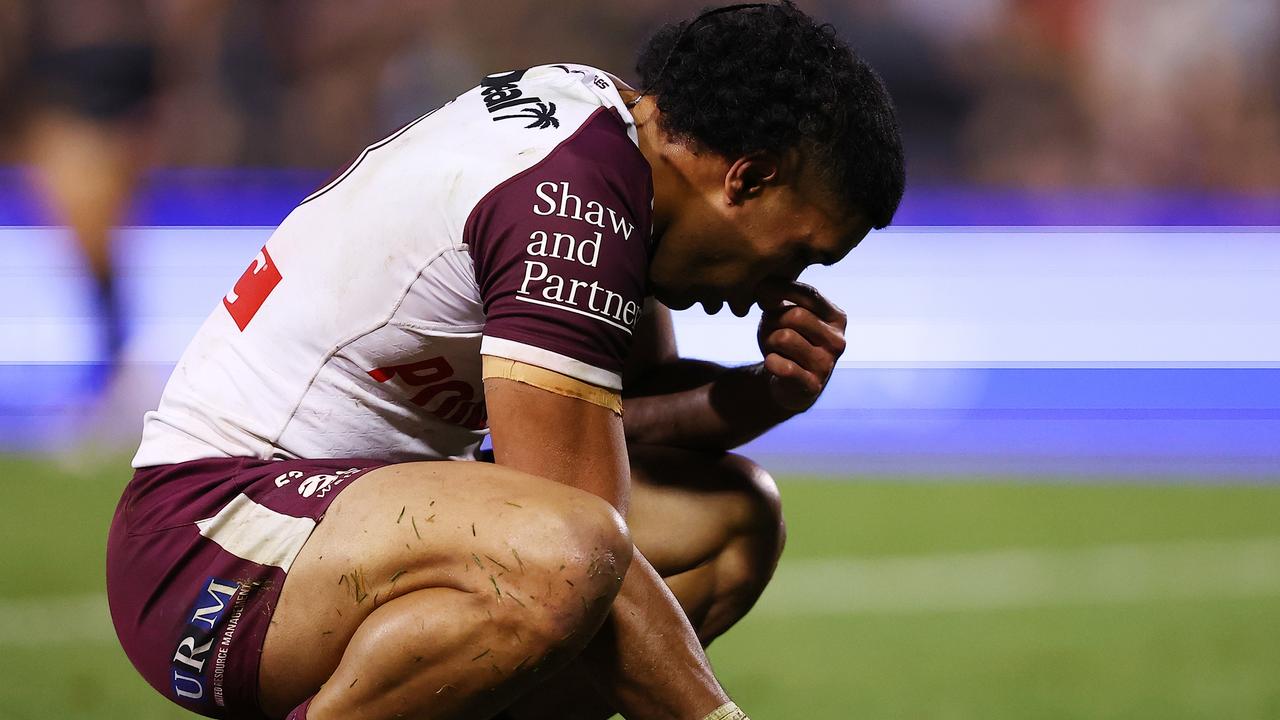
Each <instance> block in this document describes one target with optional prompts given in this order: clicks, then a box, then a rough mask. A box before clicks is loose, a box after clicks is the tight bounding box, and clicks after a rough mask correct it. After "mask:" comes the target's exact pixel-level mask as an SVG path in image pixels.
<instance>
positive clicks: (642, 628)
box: [107, 4, 903, 720]
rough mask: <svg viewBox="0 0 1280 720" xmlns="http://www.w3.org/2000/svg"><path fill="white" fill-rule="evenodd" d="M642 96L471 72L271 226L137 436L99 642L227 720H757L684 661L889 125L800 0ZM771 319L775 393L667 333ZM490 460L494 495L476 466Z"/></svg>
mask: <svg viewBox="0 0 1280 720" xmlns="http://www.w3.org/2000/svg"><path fill="white" fill-rule="evenodd" d="M638 70H639V74H640V76H641V78H642V83H641V85H640V88H641V89H640V90H633V89H631V88H629V87H627V86H626V85H624V84H622V83H621V82H620V81H618V80H617V79H615V78H614V77H613V76H611V75H609V74H607V73H605V72H602V71H600V70H596V69H593V68H590V67H586V66H581V65H569V64H565V65H547V66H540V67H535V68H531V69H528V70H517V71H512V72H504V73H499V74H495V75H491V76H489V77H487V78H485V79H483V80H482V81H481V82H480V85H479V86H478V87H476V88H475V89H473V90H471V91H469V92H467V93H465V94H463V95H461V96H460V97H458V98H457V99H455V100H453V101H452V102H450V103H448V104H446V105H445V106H443V107H441V108H440V109H438V110H436V111H434V112H432V113H430V114H428V115H426V116H424V117H423V118H421V119H419V120H418V121H416V122H414V123H412V124H410V125H409V126H407V127H405V128H404V129H402V130H400V131H399V132H397V133H396V134H394V135H392V136H391V137H389V138H387V139H385V140H383V141H381V142H379V143H377V144H375V145H373V146H371V147H369V148H368V149H367V150H366V151H365V152H364V153H363V154H362V155H361V156H360V157H359V158H358V159H357V160H356V161H355V163H354V164H353V165H352V166H351V167H350V168H348V169H347V170H346V172H345V173H344V174H343V175H341V176H340V177H339V178H338V179H336V180H335V181H334V182H332V183H331V184H329V185H328V186H327V187H325V188H323V189H321V190H319V191H318V192H317V193H315V194H314V195H313V196H311V197H310V198H307V199H306V200H305V201H304V202H303V203H302V204H301V205H300V206H299V207H298V208H297V209H295V210H294V211H293V212H292V213H291V214H290V215H289V217H288V218H287V219H286V220H285V221H284V222H283V223H282V224H281V225H280V227H279V228H278V229H277V230H276V231H275V232H274V234H273V235H272V236H271V237H270V239H269V240H268V241H267V243H266V246H265V247H263V248H262V250H261V251H260V252H259V253H258V254H257V257H255V258H254V259H253V260H252V262H251V264H250V265H249V267H248V269H246V270H245V272H244V274H243V276H241V277H240V279H239V281H238V282H236V283H235V286H234V288H233V289H231V291H230V292H228V293H227V295H226V297H225V298H223V299H222V302H221V303H219V304H218V306H217V307H216V308H215V310H214V312H213V314H212V315H211V316H210V317H209V318H208V320H206V321H205V323H204V325H203V326H202V327H201V328H200V330H199V332H198V334H197V335H196V337H195V338H194V340H193V341H192V343H191V345H190V347H188V349H187V350H186V352H185V354H184V355H183V357H182V359H181V361H180V362H179V364H178V366H177V368H176V369H175V371H174V373H173V376H172V377H171V378H170V380H169V383H168V385H167V386H166V388H165V391H164V395H163V397H162V399H161V401H160V405H159V408H158V409H157V410H155V411H153V412H150V413H148V414H147V416H146V420H145V425H144V430H143V438H142V444H141V447H140V449H139V451H138V454H137V457H136V458H135V459H134V466H135V467H136V468H137V472H136V474H135V477H134V479H133V481H132V482H131V483H130V485H129V486H128V488H127V489H126V490H125V493H124V497H123V498H122V499H121V501H120V505H119V508H118V509H117V512H116V515H115V519H114V522H113V524H112V527H111V534H110V539H109V547H108V556H107V573H108V577H107V579H108V589H109V595H110V601H111V612H112V618H113V620H114V622H115V627H116V630H117V632H118V634H119V637H120V640H121V643H122V644H123V646H124V649H125V651H126V653H127V654H128V656H129V658H130V659H131V660H132V662H133V663H134V665H135V666H136V667H137V669H138V670H139V672H141V673H142V675H143V676H144V677H145V678H146V679H147V680H148V681H149V682H150V683H151V684H152V685H153V686H154V687H155V688H156V689H157V690H158V691H160V692H161V693H163V694H164V695H165V696H166V697H168V698H170V699H171V700H173V701H175V702H177V703H178V704H180V705H182V706H183V707H185V708H188V709H190V710H192V711H194V712H197V713H201V714H204V715H208V716H210V717H222V718H286V717H287V718H291V719H296V720H301V719H302V718H311V719H312V720H330V719H331V718H342V719H343V720H356V719H362V718H370V719H372V718H388V719H390V718H460V719H461V718H466V719H480V718H489V717H494V716H500V717H506V718H514V719H516V720H533V719H535V718H584V719H585V718H605V717H608V716H609V715H610V714H611V713H613V712H614V711H617V712H620V713H622V714H623V715H624V716H625V717H627V718H630V719H632V720H648V719H653V720H657V719H675V720H701V719H703V718H712V719H714V720H722V719H723V718H745V717H746V715H745V714H744V712H743V711H742V710H741V709H739V708H737V706H736V705H734V704H733V703H732V701H731V700H730V698H729V696H728V695H727V694H726V693H725V691H724V690H723V689H722V688H721V686H720V684H719V683H718V682H717V680H716V677H715V675H714V674H713V672H712V670H711V668H710V666H709V665H708V662H707V658H706V656H705V654H704V652H703V647H704V646H705V645H706V643H708V642H710V641H711V639H712V638H714V637H716V636H717V635H719V634H721V633H723V632H724V631H725V630H726V629H727V628H729V627H730V626H731V625H733V624H734V622H736V621H737V620H738V619H739V618H741V617H742V616H743V615H744V614H745V613H746V612H747V610H748V609H749V608H750V607H751V605H752V603H753V602H754V601H755V600H756V598H757V597H758V596H759V595H760V593H761V592H762V590H763V588H764V586H765V584H766V583H767V582H768V580H769V577H770V575H771V574H772V572H773V569H774V566H775V564H776V562H777V559H778V555H779V553H780V551H781V548H782V543H783V525H782V519H781V515H780V510H779V504H778V497H777V490H776V488H775V487H774V485H773V482H772V480H771V479H770V478H769V476H768V475H767V474H766V473H765V472H764V471H763V470H762V469H760V468H759V467H757V466H756V465H754V464H753V463H752V462H751V461H750V460H747V459H745V458H743V457H740V456H737V455H733V454H729V453H728V452H727V450H729V449H731V448H733V447H735V446H737V445H739V444H741V443H743V442H745V441H747V440H749V439H751V438H753V437H755V436H757V435H759V434H760V433H761V432H763V431H765V430H766V429H768V428H769V427H771V426H773V425H776V424H777V423H779V422H781V421H783V420H785V419H786V418H788V417H790V416H792V415H794V414H796V413H798V412H801V411H803V410H805V409H806V408H808V407H809V406H810V405H811V404H812V403H813V402H814V401H815V399H816V398H817V397H818V395H819V393H821V392H822V389H823V387H824V385H825V384H826V382H827V380H828V378H829V377H830V375H831V371H832V368H833V367H834V365H835V363H836V360H837V358H838V357H839V356H840V354H841V352H842V351H843V349H844V344H845V341H844V337H843V334H844V329H845V318H844V315H843V314H842V313H841V312H840V311H839V310H838V309H836V308H835V307H833V306H832V304H831V303H829V302H828V301H827V300H825V299H824V298H823V297H822V296H821V295H820V294H819V293H818V292H816V291H815V290H813V289H812V288H809V287H807V286H804V285H801V284H798V283H796V282H795V280H796V277H797V276H798V275H799V274H800V272H801V271H802V270H803V269H804V268H805V267H807V266H809V265H811V264H814V263H824V264H829V263H833V262H836V261H837V260H839V259H840V258H842V257H844V255H845V254H846V253H848V252H849V251H850V250H851V249H852V248H853V247H854V246H855V245H856V244H857V243H858V242H859V241H860V240H861V239H862V238H863V237H864V236H865V235H866V234H867V233H868V232H869V230H870V229H871V228H873V227H874V228H879V227H883V226H885V225H887V224H888V223H889V221H890V220H891V218H892V216H893V214H894V212H895V210H896V208H897V205H898V202H899V200H900V198H901V195H902V191H903V160H902V149H901V144H900V140H899V137H898V131H897V126H896V123H895V121H894V116H893V111H892V108H891V105H890V102H889V99H888V96H887V94H886V92H885V90H884V88H883V86H882V85H881V83H880V81H879V80H878V79H877V77H876V76H875V75H874V74H873V72H872V71H871V70H870V69H869V68H868V67H867V66H866V65H865V64H864V63H863V62H862V61H861V60H859V59H858V58H857V57H856V56H855V55H854V54H853V53H852V52H851V51H850V50H849V49H848V48H847V47H846V46H844V45H843V44H842V43H841V42H840V41H838V40H837V39H836V38H835V37H834V35H833V33H832V31H831V30H830V28H829V27H825V26H819V25H817V24H815V23H814V22H813V21H812V20H811V19H810V18H808V17H807V16H805V15H804V14H803V13H801V12H800V11H799V10H797V9H795V8H794V7H793V6H792V5H790V4H778V5H774V4H770V5H763V6H761V5H753V6H735V7H732V8H725V9H722V10H720V11H712V12H709V13H704V14H703V15H701V16H699V17H698V18H696V19H694V20H692V21H688V22H684V23H680V24H678V25H674V26H669V27H666V28H664V29H662V30H660V31H659V32H658V33H657V34H656V35H655V36H654V38H653V39H652V40H651V41H650V42H649V44H648V45H647V47H646V48H645V49H644V50H643V51H642V53H641V55H640V60H639V67H638ZM696 303H701V304H702V305H703V306H704V307H705V308H706V309H707V310H708V311H711V312H715V311H717V310H719V309H720V308H721V307H722V306H723V305H724V304H728V305H729V306H730V307H731V308H732V309H733V311H734V312H736V313H738V314H745V312H746V311H747V309H748V308H749V307H751V306H752V305H753V304H759V305H760V306H761V307H762V308H763V310H764V318H763V321H762V323H761V326H760V331H759V336H758V340H759V345H760V348H761V352H762V355H763V362H762V363H760V364H757V365H755V366H752V367H741V368H732V369H726V368H723V367H719V366H716V365H713V364H709V363H703V362H693V361H688V360H682V359H680V358H679V357H678V356H677V354H676V349H675V345H674V341H673V335H672V329H671V319H670V316H669V311H668V310H667V308H687V307H690V306H692V305H694V304H696ZM486 435H489V436H490V437H491V438H492V448H493V453H492V458H491V459H492V462H476V460H478V459H481V458H482V454H481V452H480V451H479V448H480V444H481V441H482V439H483V438H484V437H485V436H486Z"/></svg>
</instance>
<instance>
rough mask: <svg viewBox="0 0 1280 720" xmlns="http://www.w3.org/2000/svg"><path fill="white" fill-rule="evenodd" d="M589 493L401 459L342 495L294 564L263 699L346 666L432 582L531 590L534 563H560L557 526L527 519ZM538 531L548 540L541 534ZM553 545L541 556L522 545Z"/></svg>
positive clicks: (288, 699) (286, 704) (264, 671)
mask: <svg viewBox="0 0 1280 720" xmlns="http://www.w3.org/2000/svg"><path fill="white" fill-rule="evenodd" d="M590 500H592V498H589V497H587V496H585V494H584V493H580V492H579V491H576V490H573V489H572V488H567V487H564V486H561V485H558V484H556V483H553V482H550V481H547V480H543V479H540V478H536V477H533V476H529V475H525V474H522V473H517V472H515V471H511V470H508V469H505V468H501V467H498V466H495V465H489V464H485V463H468V462H435V463H411V464H402V465H391V466H387V467H384V468H380V469H378V470H374V471H371V472H369V473H368V474H367V475H365V476H364V477H362V478H360V480H359V481H358V482H356V483H353V484H352V485H351V486H350V487H348V488H347V489H345V490H344V491H343V493H342V494H341V495H339V496H338V498H337V499H336V500H334V502H333V505H332V506H330V508H329V510H328V512H327V514H326V515H325V517H324V519H323V520H322V521H321V522H320V523H319V525H318V526H317V527H316V529H315V531H314V532H313V533H312V535H311V537H310V539H308V540H307V542H306V544H305V545H304V546H303V548H302V550H301V552H300V553H299V554H298V557H297V558H296V559H295V560H294V562H293V565H292V567H291V568H290V569H289V574H288V577H287V579H286V581H285V584H284V588H283V590H282V593H281V597H280V601H279V604H278V606H277V608H276V610H275V612H274V615H273V617H272V623H271V628H270V630H269V631H268V633H267V637H266V641H265V644H264V648H263V657H262V665H261V672H260V677H261V688H260V697H261V700H262V703H263V707H264V709H265V710H267V711H268V712H269V713H272V714H283V713H284V712H286V711H287V710H288V709H289V708H291V707H292V706H293V705H294V704H296V703H297V702H299V701H300V700H301V699H303V698H305V697H306V696H307V695H309V694H311V693H313V692H315V690H316V689H317V688H318V687H319V686H320V685H321V683H323V682H324V681H325V679H327V678H328V677H329V675H330V674H331V673H332V672H333V670H334V668H336V667H337V665H338V662H339V660H340V659H341V657H342V653H343V650H344V649H345V648H346V646H347V644H348V642H349V641H350V639H351V637H352V635H353V634H354V633H355V631H356V629H357V628H358V627H359V626H360V624H361V622H363V620H364V619H365V618H366V617H367V616H368V615H369V614H370V613H371V612H372V611H373V610H374V609H375V608H377V607H378V606H380V605H381V604H383V603H385V602H387V601H389V600H391V599H393V598H396V597H398V596H400V595H403V594H405V593H408V592H413V591H416V590H420V589H424V588H453V589H456V590H462V591H467V592H477V593H483V592H489V593H492V592H495V588H494V585H495V584H496V583H501V584H507V583H511V584H512V586H513V587H516V588H517V589H519V590H521V591H522V592H523V593H524V594H525V595H526V596H529V595H537V594H540V593H542V592H543V591H544V590H548V591H549V588H548V589H543V588H533V587H520V585H519V583H521V582H532V581H529V580H524V579H523V578H526V577H535V576H536V577H542V576H541V575H535V574H534V573H530V574H529V575H528V576H526V575H525V574H524V573H522V572H508V571H510V570H516V569H518V568H520V566H522V565H523V564H525V563H540V564H546V563H552V562H555V561H556V558H555V557H554V556H553V555H554V551H555V550H554V549H555V548H556V547H558V546H560V545H561V542H560V540H561V538H560V536H559V532H560V529H558V528H557V527H556V526H555V525H554V524H546V523H530V522H522V517H523V518H530V517H532V515H531V514H532V513H539V510H540V509H542V508H546V507H548V505H550V504H556V505H558V506H559V507H561V508H563V507H564V506H565V505H568V506H570V507H572V506H573V505H574V504H575V503H581V502H585V501H590ZM530 533H534V534H539V535H540V536H539V537H530ZM517 535H518V536H520V538H521V543H520V546H521V547H530V546H535V547H542V548H547V552H546V553H545V554H544V555H542V556H539V557H531V556H529V555H531V553H529V552H526V553H525V554H524V555H522V554H521V553H519V552H518V551H514V550H513V544H512V538H514V537H516V536H517Z"/></svg>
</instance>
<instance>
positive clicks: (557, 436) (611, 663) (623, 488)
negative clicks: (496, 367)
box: [485, 378, 728, 720]
mask: <svg viewBox="0 0 1280 720" xmlns="http://www.w3.org/2000/svg"><path fill="white" fill-rule="evenodd" d="M485 401H486V403H487V405H488V408H489V424H490V428H491V429H492V434H493V448H494V457H495V459H496V460H497V462H498V463H499V464H501V465H507V466H509V467H513V468H516V469H519V470H522V471H525V472H529V473H533V474H536V475H540V476H542V477H546V478H550V479H552V480H556V481H558V482H562V483H565V484H567V485H571V486H573V487H577V488H579V489H582V490H585V491H587V492H591V493H594V494H596V495H599V496H600V497H603V498H604V499H606V500H608V501H609V502H610V503H612V504H613V505H614V507H616V508H617V509H618V511H619V512H620V513H623V514H625V513H626V510H627V502H628V490H629V486H630V482H631V481H630V473H629V470H628V463H627V450H626V443H625V440H624V438H623V429H622V422H621V420H620V419H619V418H618V416H617V415H615V414H614V413H613V412H612V411H610V410H607V409H605V408H603V407H600V406H597V405H593V404H591V403H588V402H586V401H583V400H578V399H574V398H569V397H564V396H561V395H557V394H555V393H552V392H549V391H546V390H542V389H539V388H536V387H533V386H531V385H526V384H523V383H519V382H515V381H512V380H505V379H499V378H490V379H487V380H485ZM584 654H585V655H587V656H588V658H589V660H590V661H591V663H590V664H591V666H592V667H593V668H595V669H597V670H598V674H597V678H598V681H599V684H600V685H601V687H600V690H601V691H602V692H604V693H605V694H606V696H608V697H610V698H611V699H613V701H614V702H615V703H616V707H617V708H618V710H619V711H620V712H622V713H623V715H625V716H626V717H628V718H632V719H633V720H697V718H702V717H704V716H706V715H707V714H708V713H710V712H711V711H713V710H715V709H716V708H718V707H720V706H721V705H722V704H724V703H725V702H727V700H728V698H727V696H726V695H725V693H724V690H723V689H721V687H720V684H719V682H718V681H717V680H716V678H715V675H714V674H713V673H712V671H711V666H710V664H709V663H708V662H707V657H706V654H705V653H704V652H703V650H702V646H701V644H699V642H698V638H697V636H696V635H695V634H694V631H693V628H692V627H691V626H690V625H689V621H688V620H687V619H686V618H685V615H684V612H683V611H682V610H681V609H680V606H679V605H678V604H677V603H676V600H675V597H674V596H673V595H672V594H671V591H670V590H668V589H667V586H666V584H665V583H663V581H662V578H661V577H660V576H659V575H658V573H657V572H656V571H654V569H653V567H652V566H651V565H650V564H649V562H648V561H647V560H646V559H645V558H644V557H643V556H642V555H641V554H640V552H639V551H636V553H635V555H634V556H633V559H632V562H631V565H630V567H629V569H628V571H627V574H626V577H625V578H624V581H623V584H622V590H621V591H620V592H619V594H618V596H617V598H616V599H615V600H614V604H613V609H612V610H611V612H610V614H609V617H608V619H607V620H606V621H605V625H604V627H602V628H601V629H600V632H599V633H598V634H597V635H596V637H595V639H593V640H592V642H591V644H590V645H588V647H587V649H586V650H585V651H584Z"/></svg>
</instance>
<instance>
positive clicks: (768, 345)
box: [762, 328, 836, 379]
mask: <svg viewBox="0 0 1280 720" xmlns="http://www.w3.org/2000/svg"><path fill="white" fill-rule="evenodd" d="M762 349H763V350H764V351H765V352H766V353H777V354H778V355H781V356H782V357H783V358H785V359H787V360H790V361H791V362H793V363H795V364H796V365H798V366H800V367H801V368H802V369H804V370H807V371H809V372H811V373H814V374H816V375H817V376H818V377H819V378H821V379H825V378H827V377H830V375H831V371H832V370H833V369H834V368H835V364H836V358H835V355H834V354H833V353H832V352H830V351H829V350H826V349H824V348H820V347H816V346H814V345H812V344H810V343H809V341H808V340H806V339H805V338H804V336H803V335H801V334H800V333H798V332H796V331H795V330H792V329H791V328H782V329H780V330H777V331H775V332H773V333H772V334H770V335H769V337H767V338H765V342H764V344H763V348H762Z"/></svg>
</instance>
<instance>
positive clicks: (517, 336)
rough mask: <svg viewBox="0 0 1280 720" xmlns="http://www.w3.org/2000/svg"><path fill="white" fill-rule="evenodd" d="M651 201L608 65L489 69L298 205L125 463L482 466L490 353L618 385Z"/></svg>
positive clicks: (204, 331)
mask: <svg viewBox="0 0 1280 720" xmlns="http://www.w3.org/2000/svg"><path fill="white" fill-rule="evenodd" d="M652 202H653V189H652V179H651V176H650V171H649V165H648V163H647V162H646V161H645V159H644V156H643V155H641V154H640V151H639V148H638V146H637V136H636V130H635V126H634V121H633V120H632V118H631V115H630V113H629V112H628V111H627V108H626V107H625V105H624V104H623V101H622V99H621V98H620V97H619V95H618V90H617V88H616V87H615V84H614V80H613V79H612V78H610V77H609V76H608V75H606V74H605V73H603V72H600V71H598V70H595V69H593V68H589V67H585V66H578V65H547V66H541V67H536V68H533V69H530V70H527V71H515V72H509V73H502V74H498V75H492V76H489V77H488V78H485V79H484V80H483V81H482V82H481V84H480V86H479V87H477V88H475V89H473V90H471V91H470V92H467V93H466V94H464V95H462V96H460V97H458V98H457V99H455V100H453V101H452V102H450V103H448V104H446V105H445V106H444V107H442V108H440V109H438V110H436V111H434V112H432V113H430V114H428V115H426V116H424V117H422V118H420V119H418V120H417V121H415V122H414V123H412V124H410V125H408V126H407V127H405V128H404V129H402V130H400V131H399V132H397V133H396V134H394V135H392V136H391V137H389V138H387V139H385V140H383V141H381V142H379V143H377V144H375V145H372V146H370V147H369V148H368V149H367V150H365V151H364V153H362V154H361V155H360V157H359V158H358V159H357V160H356V161H355V163H354V164H353V165H352V166H351V167H350V168H348V169H347V171H346V172H345V173H344V174H343V175H342V176H341V177H339V178H338V179H337V180H335V181H333V182H332V183H330V184H329V185H328V186H326V187H325V188H323V189H321V190H319V191H318V192H316V193H315V194H314V195H312V196H311V197H309V198H307V199H306V200H304V201H303V202H302V204H301V205H299V206H298V207H297V208H296V209H295V210H294V211H293V212H292V213H290V214H289V216H288V217H287V218H286V219H285V221H284V222H283V223H282V224H281V225H280V227H279V228H278V229H276V231H275V232H274V234H272V236H271V238H270V239H269V240H268V241H267V244H266V246H265V247H263V248H262V250H261V252H259V253H258V255H257V257H256V258H254V259H253V261H252V263H251V264H250V265H249V267H248V269H247V270H245V273H244V275H243V276H242V277H241V278H240V280H239V281H238V282H237V283H236V284H235V287H234V288H233V289H232V290H231V291H230V292H229V293H228V294H227V296H226V297H225V298H224V299H223V301H222V302H221V303H220V304H219V305H218V307H217V308H215V310H214V312H213V314H212V315H211V316H210V317H209V318H208V319H207V320H206V321H205V322H204V324H203V325H202V326H201V328H200V330H199V332H198V333H197V334H196V336H195V339H194V340H192V342H191V345H190V346H188V348H187V349H186V352H185V353H184V354H183V356H182V358H181V360H180V361H179V362H178V365H177V368H176V369H175V370H174V372H173V375H172V377H170V379H169V382H168V384H167V385H166V387H165V390H164V395H163V397H162V398H161V401H160V406H159V408H158V409H157V410H154V411H152V412H149V413H147V415H146V418H145V422H144V427H143V436H142V445H141V447H140V448H139V450H138V454H137V456H136V457H135V458H134V461H133V464H134V466H135V467H147V466H152V465H160V464H167V463H176V462H183V461H187V460H194V459H199V458H208V457H223V456H232V457H254V458H261V459H267V458H273V457H276V458H279V457H285V458H295V457H303V458H323V457H372V458H379V459H385V460H390V461H403V460H415V459H434V458H466V457H471V456H473V454H474V452H475V450H476V448H477V447H478V445H479V443H480V441H481V440H482V438H483V436H484V435H485V434H486V433H487V420H486V415H485V405H484V394H483V386H482V384H481V360H480V356H481V353H484V354H486V355H494V356H498V357H502V358H509V359H512V360H517V361H521V362H524V363H529V364H532V365H537V366H540V367H543V368H547V369H549V370H553V371H555V372H559V373H562V374H564V375H568V376H571V377H573V378H576V379H579V380H582V381H585V382H587V383H591V384H594V385H598V386H602V387H606V388H610V389H613V390H620V389H621V386H622V382H621V371H622V366H623V361H624V360H625V358H626V355H627V353H628V350H629V347H630V342H631V334H632V330H633V328H634V326H635V324H636V321H637V320H638V318H639V315H640V312H641V305H642V302H643V298H644V294H645V282H646V280H645V278H646V273H647V268H648V262H649V257H650V251H651V247H650V243H651V229H652V221H651V213H652Z"/></svg>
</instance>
